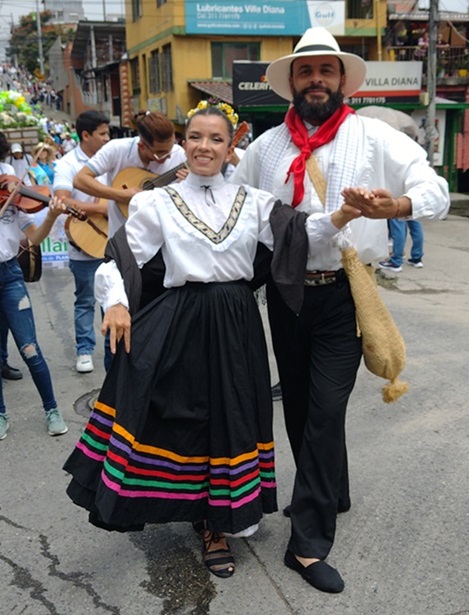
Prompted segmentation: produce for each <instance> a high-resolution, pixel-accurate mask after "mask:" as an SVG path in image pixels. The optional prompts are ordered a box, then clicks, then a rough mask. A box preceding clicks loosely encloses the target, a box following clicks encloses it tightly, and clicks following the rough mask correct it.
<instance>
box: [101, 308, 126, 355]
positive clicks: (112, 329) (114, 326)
mask: <svg viewBox="0 0 469 615" xmlns="http://www.w3.org/2000/svg"><path fill="white" fill-rule="evenodd" d="M130 325H131V318H130V313H129V310H128V309H127V308H126V307H124V306H123V305H122V303H117V304H116V305H112V306H111V307H110V308H109V309H108V310H107V311H106V313H105V314H104V318H103V324H102V326H101V333H102V334H103V335H106V332H107V330H108V329H109V341H110V345H111V352H112V354H116V348H117V344H118V343H119V342H120V340H121V339H122V337H123V338H124V346H125V351H126V352H130Z"/></svg>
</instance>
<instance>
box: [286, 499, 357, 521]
mask: <svg viewBox="0 0 469 615" xmlns="http://www.w3.org/2000/svg"><path fill="white" fill-rule="evenodd" d="M351 507H352V505H351V504H350V502H349V503H348V504H339V510H338V511H337V512H338V513H344V512H348V511H349V510H350V508H351ZM283 514H284V515H285V517H288V518H290V517H291V504H289V505H288V506H285V508H284V509H283Z"/></svg>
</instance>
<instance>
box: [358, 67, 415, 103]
mask: <svg viewBox="0 0 469 615" xmlns="http://www.w3.org/2000/svg"><path fill="white" fill-rule="evenodd" d="M421 89H422V62H367V63H366V79H365V83H364V84H363V86H362V87H361V88H360V90H359V91H358V92H356V93H355V94H354V95H353V96H352V97H351V98H349V100H348V102H349V103H350V104H352V105H382V104H385V103H396V102H400V103H402V102H419V97H420V92H421Z"/></svg>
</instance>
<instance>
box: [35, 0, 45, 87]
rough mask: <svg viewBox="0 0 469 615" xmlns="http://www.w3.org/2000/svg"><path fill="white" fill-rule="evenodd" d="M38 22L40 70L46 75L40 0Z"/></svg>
mask: <svg viewBox="0 0 469 615" xmlns="http://www.w3.org/2000/svg"><path fill="white" fill-rule="evenodd" d="M36 24H37V47H38V54H39V70H40V71H41V75H44V52H43V50H42V26H41V13H40V12H39V0H36Z"/></svg>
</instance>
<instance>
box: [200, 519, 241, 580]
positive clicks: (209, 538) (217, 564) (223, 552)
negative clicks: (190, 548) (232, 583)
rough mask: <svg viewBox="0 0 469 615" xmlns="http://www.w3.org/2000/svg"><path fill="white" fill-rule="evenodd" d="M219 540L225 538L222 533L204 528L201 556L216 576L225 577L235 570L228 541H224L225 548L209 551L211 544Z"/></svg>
mask: <svg viewBox="0 0 469 615" xmlns="http://www.w3.org/2000/svg"><path fill="white" fill-rule="evenodd" d="M221 540H226V539H225V535H224V534H221V533H220V532H211V531H210V530H205V531H204V534H203V541H204V544H203V551H202V557H203V560H204V564H205V565H206V566H207V568H208V569H209V570H210V572H211V573H212V574H214V575H215V576H217V577H221V578H222V579H227V578H228V577H231V576H232V575H233V573H234V571H235V565H234V557H233V554H232V553H231V551H230V548H229V546H228V543H226V548H221V549H214V550H212V551H209V549H210V547H211V546H212V545H213V544H216V543H218V542H220V541H221Z"/></svg>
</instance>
